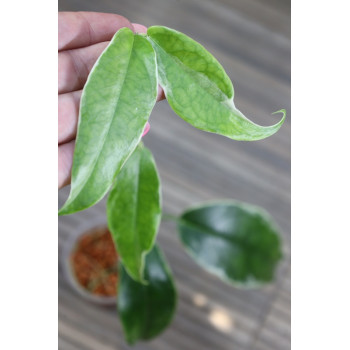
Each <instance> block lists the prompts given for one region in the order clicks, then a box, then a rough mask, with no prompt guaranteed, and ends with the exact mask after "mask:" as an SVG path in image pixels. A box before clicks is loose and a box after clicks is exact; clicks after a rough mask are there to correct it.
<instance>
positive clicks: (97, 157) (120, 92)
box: [71, 36, 135, 202]
mask: <svg viewBox="0 0 350 350" xmlns="http://www.w3.org/2000/svg"><path fill="white" fill-rule="evenodd" d="M134 43H135V37H134V36H133V43H132V47H131V49H130V54H129V58H128V63H127V65H126V69H125V74H124V77H123V82H122V87H121V89H120V91H119V94H118V96H117V98H116V99H115V104H114V112H113V116H112V118H111V120H110V122H109V124H108V129H107V132H106V134H105V136H104V139H103V141H102V143H101V146H100V148H99V151H98V155H97V156H96V157H95V160H94V162H93V165H92V167H91V170H90V171H89V175H88V176H86V177H85V179H86V180H85V181H84V182H83V184H82V185H81V186H80V190H79V191H78V192H77V194H76V195H75V196H74V197H72V199H71V202H72V201H74V200H75V199H76V198H77V197H78V196H79V194H80V193H81V191H82V190H83V189H84V188H85V186H86V184H87V183H88V182H89V180H90V178H91V175H92V174H93V172H94V171H95V169H96V165H97V163H98V160H99V155H100V154H101V152H102V150H103V149H104V147H105V144H106V140H107V138H108V135H109V132H110V130H111V126H112V124H113V120H114V117H115V114H116V112H117V109H118V102H119V99H120V96H121V94H122V91H123V89H124V82H125V80H126V76H127V75H128V70H129V65H130V61H131V56H132V52H133V50H134Z"/></svg>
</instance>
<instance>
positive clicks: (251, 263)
mask: <svg viewBox="0 0 350 350" xmlns="http://www.w3.org/2000/svg"><path fill="white" fill-rule="evenodd" d="M178 230H179V234H180V239H181V241H182V243H183V244H184V247H185V249H186V251H187V252H188V253H189V255H190V256H191V257H192V258H193V259H194V260H195V261H196V262H197V263H198V264H199V265H200V266H202V267H203V268H204V269H205V270H207V271H209V272H211V273H213V274H215V275H216V276H218V277H219V278H221V279H222V280H224V281H226V282H229V283H231V284H233V285H235V286H241V287H248V288H249V287H255V286H258V285H260V284H263V283H266V282H270V281H272V279H273V276H274V271H275V268H276V265H277V263H278V261H279V260H280V259H281V257H282V253H281V243H280V238H279V234H278V228H277V226H276V225H275V223H274V222H273V220H272V218H271V217H270V216H269V215H268V214H267V213H266V212H265V211H263V210H262V209H260V208H258V207H255V206H252V205H248V204H243V203H239V202H235V201H223V202H217V203H211V204H206V205H203V206H200V207H196V208H191V209H189V210H187V211H186V212H184V213H183V214H182V215H181V217H180V218H179V220H178Z"/></svg>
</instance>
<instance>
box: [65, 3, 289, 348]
mask: <svg viewBox="0 0 350 350" xmlns="http://www.w3.org/2000/svg"><path fill="white" fill-rule="evenodd" d="M59 10H65V11H77V10H85V11H99V12H115V13H119V14H122V15H124V16H126V17H128V18H129V19H130V20H131V21H133V22H139V23H142V24H145V25H147V26H150V25H154V24H159V25H166V26H169V27H172V28H175V29H178V30H180V31H182V32H184V33H186V34H188V35H190V36H191V37H193V38H194V39H196V40H198V41H199V42H200V43H202V44H203V45H204V46H205V47H206V48H207V49H208V50H209V51H210V52H212V53H213V54H214V55H215V56H216V57H217V58H218V59H219V61H220V62H221V63H222V64H223V66H224V67H225V69H226V71H227V73H228V74H229V76H230V77H231V78H232V80H233V83H234V87H235V103H236V105H237V107H238V108H239V109H241V110H242V111H243V113H245V114H246V115H247V116H248V117H250V118H251V119H253V120H254V121H256V122H257V123H260V124H266V125H268V124H272V123H273V122H275V119H274V117H271V116H270V113H271V112H274V111H276V110H278V109H280V108H286V109H287V112H288V119H287V121H286V122H285V124H284V125H283V127H282V129H281V130H280V131H279V132H278V133H277V134H276V135H274V136H272V137H271V138H269V139H267V140H263V141H258V142H251V143H248V142H246V143H244V142H237V141H232V140H229V139H227V138H225V137H220V136H218V135H214V134H209V133H204V132H201V131H199V130H197V129H195V128H193V127H191V126H190V125H189V124H187V123H185V122H184V121H183V120H182V119H180V118H179V117H177V116H176V115H175V114H174V113H173V112H172V110H171V109H170V108H169V106H168V105H167V102H166V101H163V102H161V103H158V104H157V106H156V108H155V110H154V111H153V113H152V116H151V131H150V133H149V134H148V135H147V136H146V137H145V139H144V142H145V144H146V146H148V147H149V148H150V149H151V150H152V152H153V153H154V156H155V159H156V162H157V165H158V168H159V171H160V174H161V179H162V185H163V203H164V211H166V212H169V213H173V214H178V213H180V212H181V210H182V209H183V208H185V207H186V206H189V205H192V204H195V203H198V202H201V201H204V200H210V199H216V198H235V199H238V200H242V201H245V202H249V203H252V204H256V205H260V206H262V207H264V208H265V209H266V210H268V211H269V212H270V214H271V215H272V216H273V217H274V218H275V219H276V221H277V223H278V224H279V225H280V227H281V229H282V232H283V241H284V251H285V258H284V260H283V262H282V263H281V264H280V266H279V269H278V273H277V279H276V282H275V283H274V284H271V285H269V286H267V287H264V288H263V289H261V290H255V291H242V290H238V289H233V288H231V287H229V286H227V285H226V284H224V283H222V282H220V281H219V280H217V279H216V278H215V277H213V276H211V275H209V274H207V273H206V272H204V271H203V270H201V269H200V268H199V267H198V266H197V265H196V264H195V263H194V262H193V261H192V260H191V259H190V258H189V257H188V256H187V255H186V253H185V252H184V251H183V250H182V249H181V246H180V244H179V241H178V239H177V235H176V231H175V227H174V224H172V223H169V222H164V223H162V225H161V228H160V233H159V242H160V245H161V246H162V248H163V249H164V251H165V253H166V256H167V259H168V261H169V263H170V265H171V268H172V270H173V273H174V275H175V279H176V283H177V288H178V293H179V301H178V307H177V313H176V316H175V319H174V321H173V323H172V325H171V326H170V328H169V329H168V330H167V331H166V332H165V333H163V334H162V335H161V336H160V337H159V338H157V339H156V340H154V341H152V342H144V343H139V344H137V345H136V346H135V347H133V349H137V350H151V349H152V350H158V349H159V350H197V349H202V350H274V349H275V350H287V349H290V122H291V116H290V4H289V1H288V0H287V1H282V0H216V1H215V0H140V1H136V0H119V1H118V0H99V1H95V0H59ZM68 192H69V189H68V188H65V189H63V190H61V191H60V192H59V204H60V205H62V203H63V202H64V200H65V198H66V196H67V195H68ZM104 205H105V202H104V201H103V202H102V203H99V204H98V205H96V206H95V207H94V208H90V209H89V210H87V211H84V212H81V213H77V214H74V215H71V216H67V217H60V218H59V243H60V247H59V249H60V250H61V247H62V244H64V242H65V240H66V239H67V237H68V236H69V235H70V233H71V232H73V231H74V230H75V229H76V227H77V226H78V225H80V224H81V223H83V222H85V221H86V220H91V219H93V218H96V220H99V218H101V217H102V218H103V217H104ZM59 349H61V350H78V349H79V350H88V349H89V350H116V349H118V350H119V349H129V347H128V346H127V345H126V344H125V343H124V340H123V336H122V331H121V325H120V323H119V320H118V317H117V314H116V312H115V310H114V308H113V307H108V308H106V307H99V306H96V305H92V304H90V303H88V302H86V301H84V300H82V299H81V298H80V297H79V296H77V295H76V294H75V293H74V292H73V291H72V290H71V288H70V287H69V285H68V284H67V283H66V281H65V279H64V277H63V275H62V269H61V266H60V267H59Z"/></svg>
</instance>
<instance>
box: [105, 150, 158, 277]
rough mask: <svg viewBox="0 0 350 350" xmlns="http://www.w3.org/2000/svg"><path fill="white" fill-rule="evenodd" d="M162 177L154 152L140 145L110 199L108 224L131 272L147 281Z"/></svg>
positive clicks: (122, 173) (123, 259)
mask: <svg viewBox="0 0 350 350" xmlns="http://www.w3.org/2000/svg"><path fill="white" fill-rule="evenodd" d="M161 212H162V209H161V193H160V180H159V177H158V173H157V168H156V165H155V162H154V159H153V156H152V154H151V152H150V151H149V150H148V149H147V148H144V147H143V146H141V145H140V146H138V147H137V148H136V150H135V152H134V153H133V154H132V155H131V157H130V158H129V159H128V161H127V162H126V164H125V165H124V167H123V169H122V170H121V172H120V173H119V175H118V176H117V180H116V182H115V184H114V186H113V189H112V190H111V193H110V195H109V197H108V201H107V218H108V226H109V229H110V231H111V234H112V237H113V240H114V242H115V244H116V246H117V250H118V253H119V256H120V259H121V260H122V262H123V265H124V266H125V268H126V270H127V271H128V273H129V275H130V276H131V277H132V278H133V279H135V280H136V281H139V282H142V283H144V282H145V281H144V279H143V270H144V261H145V256H146V254H147V253H148V252H149V251H150V250H151V249H152V246H153V244H154V241H155V238H156V235H157V232H158V227H159V223H160V220H161Z"/></svg>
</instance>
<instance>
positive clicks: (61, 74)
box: [58, 41, 109, 94]
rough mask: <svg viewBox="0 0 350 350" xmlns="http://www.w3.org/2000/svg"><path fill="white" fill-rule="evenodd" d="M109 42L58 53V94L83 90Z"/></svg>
mask: <svg viewBox="0 0 350 350" xmlns="http://www.w3.org/2000/svg"><path fill="white" fill-rule="evenodd" d="M108 43H109V42H108V41H105V42H101V43H98V44H94V45H91V46H87V47H82V48H80V49H74V50H65V51H61V52H59V53H58V93H59V94H62V93H67V92H71V91H76V90H80V89H82V88H83V86H84V84H85V82H86V79H87V77H88V75H89V73H90V70H91V68H92V67H93V65H94V64H95V62H96V61H97V59H98V57H99V56H100V55H101V53H102V51H103V50H104V49H105V48H106V46H107V45H108Z"/></svg>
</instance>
